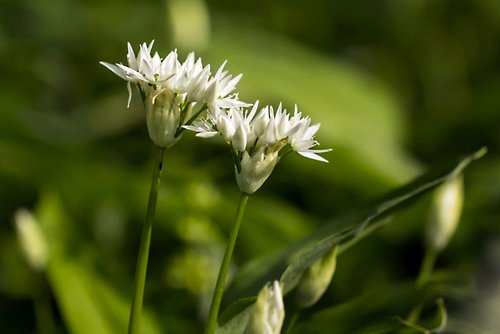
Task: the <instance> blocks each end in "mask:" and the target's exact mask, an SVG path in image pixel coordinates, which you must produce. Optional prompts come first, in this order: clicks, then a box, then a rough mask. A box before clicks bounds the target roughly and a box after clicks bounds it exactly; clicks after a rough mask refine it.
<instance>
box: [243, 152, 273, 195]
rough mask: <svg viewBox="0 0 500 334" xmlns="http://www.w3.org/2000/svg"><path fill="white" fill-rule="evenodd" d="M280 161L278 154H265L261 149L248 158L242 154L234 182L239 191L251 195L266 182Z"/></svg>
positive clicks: (244, 153) (246, 154)
mask: <svg viewBox="0 0 500 334" xmlns="http://www.w3.org/2000/svg"><path fill="white" fill-rule="evenodd" d="M279 160H280V158H279V155H278V152H273V153H271V154H265V153H264V150H263V149H261V150H259V151H258V152H255V153H254V154H253V155H252V156H250V155H249V154H248V153H247V152H243V156H242V159H241V170H240V171H239V172H238V170H237V169H236V170H235V173H236V182H237V183H238V186H239V187H240V189H241V191H243V192H245V193H247V194H253V193H254V192H256V191H257V190H258V189H259V188H260V187H261V186H262V185H263V184H264V182H266V180H267V178H268V177H269V176H270V175H271V173H272V172H273V169H274V167H275V166H276V164H277V163H278V161H279Z"/></svg>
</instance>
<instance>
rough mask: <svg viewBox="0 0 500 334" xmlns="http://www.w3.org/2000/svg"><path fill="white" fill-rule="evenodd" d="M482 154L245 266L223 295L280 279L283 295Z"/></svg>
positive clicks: (430, 174) (428, 175)
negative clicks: (335, 250) (333, 252)
mask: <svg viewBox="0 0 500 334" xmlns="http://www.w3.org/2000/svg"><path fill="white" fill-rule="evenodd" d="M485 153H486V149H485V148H483V149H481V150H479V151H477V152H474V153H472V154H471V155H468V156H466V157H463V158H460V159H458V160H456V161H453V162H452V163H448V164H445V165H442V166H438V167H436V168H435V169H431V170H430V171H429V172H427V173H425V174H424V175H422V176H421V177H419V178H417V179H416V180H414V181H412V182H410V183H409V184H407V185H405V186H403V187H401V188H399V189H397V190H395V191H393V192H392V193H390V194H389V195H388V196H386V197H385V198H384V199H383V200H381V201H379V202H378V203H376V204H375V205H373V206H371V207H368V208H362V209H361V210H359V211H357V212H354V213H352V214H351V215H348V216H346V217H344V218H342V220H343V221H342V224H343V225H347V226H350V227H348V228H346V229H344V230H342V231H340V232H339V231H338V230H335V226H338V221H336V220H334V221H333V222H332V223H330V224H328V225H326V226H325V227H324V228H322V229H320V230H319V231H318V232H317V233H315V234H313V235H311V236H310V237H309V238H307V239H305V240H303V241H301V242H298V243H295V244H293V245H292V246H291V247H289V248H288V249H286V250H284V251H282V252H280V253H277V254H274V255H272V256H270V257H266V258H263V259H259V260H256V261H253V262H251V263H249V264H248V265H247V266H246V267H244V268H243V269H242V270H241V271H240V272H239V273H238V274H237V277H236V278H235V280H234V282H233V284H232V285H231V286H230V288H229V290H228V293H227V295H226V298H227V299H233V300H234V299H236V298H238V297H240V296H249V295H252V294H255V293H256V292H257V291H258V289H259V288H260V287H261V286H263V285H264V283H265V282H267V281H272V280H275V279H280V280H281V282H282V283H283V285H284V293H285V294H287V293H288V292H290V291H291V290H292V289H293V288H295V286H296V285H297V284H298V282H299V280H300V278H301V277H302V275H303V273H304V272H305V271H306V270H307V269H308V268H309V267H310V266H311V265H313V264H314V263H315V262H316V261H317V260H318V259H320V258H322V257H323V256H324V255H325V254H326V252H328V251H329V250H330V249H331V248H332V247H334V246H336V245H339V247H340V248H339V255H340V254H341V253H342V252H343V251H345V250H346V249H348V248H349V247H351V246H353V245H354V244H355V243H356V242H358V241H359V240H361V239H362V238H364V237H366V236H368V235H369V234H370V233H372V232H373V231H375V230H377V229H378V228H380V227H382V226H384V225H385V224H387V223H388V222H389V220H388V219H383V218H385V217H387V216H388V215H389V214H391V213H393V212H394V211H396V210H398V209H400V208H402V207H403V206H406V205H408V204H410V203H411V202H413V201H414V200H416V199H417V198H418V197H420V196H421V195H423V194H425V193H426V192H428V191H430V190H432V189H434V188H435V187H437V186H438V185H440V184H442V183H443V182H445V181H447V180H449V179H450V178H452V177H454V176H456V175H458V174H460V173H462V171H463V170H464V168H465V167H467V166H468V165H469V164H470V163H471V162H472V161H474V160H476V159H479V158H480V157H482V156H483V155H484V154H485Z"/></svg>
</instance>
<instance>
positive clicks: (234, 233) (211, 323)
mask: <svg viewBox="0 0 500 334" xmlns="http://www.w3.org/2000/svg"><path fill="white" fill-rule="evenodd" d="M249 197H250V195H249V194H247V193H244V192H242V193H241V198H240V205H239V207H238V211H237V213H236V218H235V219H234V225H233V228H232V230H231V233H230V234H229V240H228V242H227V246H226V251H225V253H224V258H223V259H222V264H221V267H220V270H219V276H218V277H217V283H216V284H215V290H214V295H213V297H212V303H211V304H210V311H209V312H208V324H207V328H206V330H205V333H206V334H213V333H214V331H215V327H216V325H217V316H218V315H219V308H220V303H221V300H222V293H223V291H224V284H225V283H226V277H227V273H228V271H229V265H230V264H231V257H232V256H233V250H234V245H235V244H236V238H237V237H238V231H239V229H240V225H241V220H242V218H243V213H244V211H245V207H246V205H247V202H248V198H249Z"/></svg>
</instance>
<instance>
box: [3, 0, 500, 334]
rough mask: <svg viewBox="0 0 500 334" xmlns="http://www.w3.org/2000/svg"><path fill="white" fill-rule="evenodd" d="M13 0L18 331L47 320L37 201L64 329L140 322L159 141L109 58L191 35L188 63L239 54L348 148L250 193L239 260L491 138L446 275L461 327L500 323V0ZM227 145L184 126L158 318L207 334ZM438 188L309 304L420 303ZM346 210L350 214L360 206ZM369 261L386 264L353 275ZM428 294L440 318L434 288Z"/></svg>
mask: <svg viewBox="0 0 500 334" xmlns="http://www.w3.org/2000/svg"><path fill="white" fill-rule="evenodd" d="M0 6H1V9H2V10H1V11H0V17H1V20H0V22H1V23H0V27H1V28H0V32H1V33H0V57H1V59H2V60H3V61H2V62H1V65H0V67H1V73H2V79H1V80H0V105H1V106H2V108H1V112H0V129H1V131H0V157H1V159H0V180H1V182H0V198H1V199H2V201H1V202H0V203H1V204H0V215H1V217H2V221H3V222H4V223H3V224H2V225H1V229H0V291H1V292H0V328H1V329H2V331H6V332H29V331H30V330H32V329H33V328H35V314H34V311H33V302H32V300H33V298H32V297H33V294H34V293H35V291H33V287H34V286H35V285H34V284H33V282H34V279H36V278H35V277H34V276H33V274H32V271H31V270H30V269H29V268H28V267H27V264H26V263H25V261H24V259H23V257H22V255H21V254H22V253H21V252H20V250H19V248H18V243H17V239H16V235H15V232H14V227H13V225H12V224H11V223H10V222H12V219H13V216H14V212H15V211H16V210H17V209H18V208H19V207H21V206H23V207H27V208H29V209H31V210H34V211H35V213H36V215H37V217H38V219H39V220H44V219H45V221H50V225H49V226H47V227H46V229H47V232H46V234H47V238H50V240H51V248H55V249H51V254H52V256H51V260H50V261H52V262H49V265H48V269H47V278H48V282H45V283H43V284H47V285H48V288H49V291H50V294H49V295H50V300H51V305H52V308H53V311H54V315H53V317H54V319H55V323H56V326H57V328H58V329H59V331H60V332H72V333H80V332H81V333H88V332H89V331H90V329H92V330H94V331H97V330H98V331H99V332H101V333H114V332H116V331H121V332H124V331H125V329H124V328H126V318H127V316H128V300H129V299H130V298H129V297H130V295H129V291H131V286H132V281H131V280H130V279H129V278H130V277H132V276H133V271H134V259H135V252H136V245H137V243H138V240H139V235H140V228H141V223H142V219H143V211H144V207H145V205H146V203H145V198H146V197H147V191H148V183H149V176H148V174H149V170H150V164H151V161H150V157H151V154H150V153H151V152H150V147H149V143H148V142H147V140H144V138H147V129H146V127H145V126H144V120H143V119H142V113H141V112H140V111H141V109H140V108H142V106H141V105H140V99H135V98H134V99H133V101H132V104H131V110H130V112H126V111H124V110H123V109H124V101H126V99H127V92H126V90H125V89H124V88H123V82H120V81H119V80H116V78H114V77H112V76H110V75H109V73H107V71H106V70H105V69H103V68H101V67H100V66H99V65H97V64H96V61H98V60H102V59H104V60H114V59H122V58H121V57H122V55H123V46H124V45H125V43H126V42H127V41H130V42H131V43H132V44H133V45H138V43H140V42H142V41H144V40H150V39H152V38H155V39H156V43H157V45H161V46H162V48H164V49H163V50H162V51H163V53H164V52H168V51H170V50H171V49H173V48H175V47H177V48H179V53H180V55H181V58H183V57H185V56H186V54H187V52H188V51H190V50H192V49H194V50H195V51H196V52H197V54H200V55H201V56H203V59H204V61H206V62H207V63H214V64H221V63H222V62H223V61H224V60H225V59H228V60H229V61H230V64H231V71H232V72H233V73H245V77H244V80H242V82H241V84H240V85H239V90H240V91H242V92H245V96H241V98H242V100H244V101H252V100H255V99H256V98H259V99H261V101H263V102H265V104H273V105H277V104H278V102H279V101H280V100H283V102H284V104H285V105H287V106H290V105H293V103H297V104H298V105H299V106H300V108H301V110H303V111H304V112H305V113H307V114H309V115H311V118H312V119H313V120H316V121H319V122H321V124H322V128H321V132H320V134H319V138H318V139H319V140H320V142H321V143H322V147H334V148H335V152H334V153H333V154H332V155H333V157H334V158H333V159H331V160H332V161H331V164H330V165H328V168H325V166H324V165H322V164H316V163H313V162H311V161H306V159H300V158H299V157H290V158H287V162H286V164H280V166H279V167H278V168H277V171H276V173H274V175H273V178H272V179H271V180H269V182H267V183H266V185H265V186H264V187H263V188H262V189H261V191H260V192H259V196H255V198H254V199H253V200H252V203H250V204H249V206H248V211H247V218H246V221H247V222H252V223H251V224H250V223H249V224H244V225H243V226H242V231H241V234H240V240H239V244H238V247H237V249H236V251H235V252H236V253H235V262H234V265H235V267H233V272H236V271H237V270H238V269H239V268H240V267H241V266H242V265H243V264H244V263H246V262H247V261H248V260H250V259H252V258H255V257H259V256H263V255H268V254H272V253H273V252H274V251H278V250H280V249H283V248H284V247H286V246H288V245H290V244H291V243H293V242H295V241H297V240H299V239H302V238H304V237H305V236H307V235H309V233H312V231H314V230H315V229H316V228H318V227H320V226H323V225H324V224H325V223H327V222H329V221H331V219H332V218H333V217H342V216H343V215H341V213H345V212H348V211H351V210H354V209H355V208H358V207H361V206H362V205H361V204H362V203H364V202H366V201H369V200H370V199H373V198H375V197H377V196H380V195H382V194H384V193H385V192H387V191H388V190H391V189H393V188H395V187H397V186H399V185H402V184H403V183H404V182H405V181H408V180H410V179H411V178H412V177H413V176H416V175H417V174H418V173H419V172H420V171H422V170H424V169H425V167H426V165H428V164H431V163H433V162H437V161H442V160H446V159H445V158H447V157H449V156H456V155H458V154H462V153H467V152H472V151H474V150H475V149H477V148H478V147H480V146H483V145H487V146H488V147H489V149H490V153H489V154H488V156H487V157H485V158H483V159H482V160H481V161H479V162H478V163H476V164H475V165H472V166H471V168H470V169H468V170H467V172H466V173H465V177H464V183H465V184H464V189H465V198H464V213H463V215H462V220H461V223H460V225H459V226H458V229H457V233H456V234H455V236H454V237H453V238H452V240H451V241H450V244H449V246H448V247H447V248H446V249H445V250H444V251H443V253H442V254H441V255H440V257H439V258H438V262H437V270H438V274H440V275H441V276H440V277H442V278H451V280H448V279H446V280H444V281H440V282H438V283H439V284H440V286H442V287H445V288H446V289H447V291H448V292H449V295H450V297H448V298H447V299H446V306H447V309H448V311H449V313H450V314H449V316H450V324H453V321H463V320H464V319H466V320H468V321H469V323H470V324H472V325H473V326H475V327H479V328H484V329H485V330H487V329H491V328H496V327H495V325H496V324H495V323H494V321H495V319H491V317H490V318H488V316H487V314H488V312H487V311H484V312H483V309H485V310H487V305H488V303H490V302H491V303H493V301H494V300H495V299H494V298H495V297H494V296H498V295H495V294H494V293H493V290H492V289H493V288H494V287H495V284H496V283H495V282H497V281H495V277H497V276H495V275H498V274H497V273H498V268H497V267H495V265H496V264H497V263H498V260H497V259H498V241H497V240H498V237H497V235H498V224H496V222H497V221H498V216H499V208H498V205H497V204H498V202H499V193H500V192H499V188H500V187H499V183H500V175H499V173H500V172H499V170H500V169H499V168H498V166H499V158H498V155H497V154H496V152H497V150H498V147H499V144H500V137H499V135H498V134H499V133H500V131H499V123H500V120H499V117H500V115H499V113H498V112H497V111H498V107H497V106H498V105H499V102H500V101H498V96H499V95H498V93H497V92H498V87H499V68H500V66H499V64H498V59H500V57H499V46H498V43H497V42H495V36H496V35H498V31H499V29H500V23H499V22H500V17H499V15H498V13H499V12H500V10H499V8H498V4H497V2H496V1H486V0H485V1H465V2H461V3H460V4H458V3H456V2H454V1H451V0H440V1H433V2H430V1H427V2H426V1H423V2H418V3H417V2H415V3H413V2H398V1H374V2H370V3H366V2H357V1H354V2H353V1H334V2H323V1H311V2H308V3H307V4H306V3H303V2H290V1H273V2H265V1H254V2H252V3H251V4H250V3H247V4H235V3H234V2H231V3H229V2H227V1H207V2H206V3H204V2H201V1H194V0H191V1H168V2H156V1H143V2H139V3H137V2H132V1H124V2H122V3H121V5H120V6H119V7H116V6H115V5H112V4H107V3H105V2H102V3H101V2H93V1H81V2H71V3H68V2H64V1H57V0H56V1H50V2H46V1H30V2H18V1H9V0H7V1H4V2H2V4H1V5H0ZM19 22H23V24H19ZM188 28H189V29H188ZM117 36H118V37H117ZM136 111H137V112H136ZM226 149H227V148H226V147H225V146H224V143H223V142H221V141H219V142H218V141H214V142H208V141H205V142H203V145H201V144H199V141H196V144H195V142H194V139H193V138H192V136H188V135H185V136H184V140H183V141H182V142H180V143H179V144H178V145H176V146H175V147H174V148H173V149H172V150H171V151H172V152H171V159H172V161H171V166H173V167H172V169H170V170H168V171H167V170H166V171H165V173H164V175H165V177H166V178H169V179H171V180H172V183H171V184H169V185H168V186H167V185H165V184H164V185H163V187H162V189H161V190H160V196H159V201H160V203H159V206H158V208H159V212H158V214H157V217H158V218H157V221H156V222H155V226H157V227H158V228H157V230H156V231H157V232H155V233H157V234H156V236H155V239H154V240H153V248H152V250H151V262H150V268H152V271H151V272H150V276H149V278H150V280H151V281H150V282H152V284H151V288H150V289H149V291H148V292H147V295H146V300H147V301H148V305H150V307H149V308H148V309H147V316H146V319H148V320H146V322H145V323H146V324H147V325H145V326H146V328H145V330H148V328H149V331H151V332H164V331H165V329H167V328H168V329H169V330H171V331H172V332H201V330H202V327H203V323H204V320H203V318H202V317H201V316H200V317H199V318H198V319H199V320H198V321H193V319H194V317H193V315H194V314H205V313H206V308H207V304H208V302H207V299H208V298H209V297H208V296H209V295H210V292H211V291H210V287H212V286H213V280H214V277H211V275H207V274H206V273H207V272H210V270H209V268H214V267H215V266H217V263H218V261H219V260H220V256H221V253H222V251H223V242H224V235H225V233H226V232H227V230H228V229H229V225H228V224H229V223H230V222H231V220H232V218H233V215H234V212H235V210H236V208H235V205H236V203H233V202H231V201H227V200H226V198H227V197H230V196H232V195H234V196H237V192H238V190H237V187H236V186H235V185H234V175H233V171H232V170H230V169H223V168H219V167H220V165H225V166H229V165H231V157H230V156H228V155H227V151H226ZM224 160H225V162H224V163H222V161H224ZM297 175H300V176H301V177H296V176H297ZM290 180H293V182H291V181H290ZM231 194H232V195H231ZM234 196H233V197H234ZM427 202H428V199H427V198H423V199H422V201H420V202H418V203H417V204H416V205H414V206H412V207H411V208H408V209H406V210H403V211H401V212H399V213H398V214H397V215H396V216H395V217H394V218H393V219H394V220H393V221H392V223H391V224H390V225H388V226H387V227H386V228H384V229H383V230H380V231H379V232H377V233H376V234H373V235H372V236H371V237H370V238H368V239H366V240H364V241H363V242H362V243H360V244H358V245H357V246H356V247H354V248H352V249H351V250H350V251H349V252H346V253H345V254H344V255H342V257H340V258H339V261H340V260H341V261H342V264H340V262H339V263H338V267H337V269H336V273H335V276H334V283H333V284H332V285H331V286H330V288H329V289H328V290H327V292H326V295H325V296H324V297H323V298H322V299H321V300H320V301H319V303H318V304H316V305H315V306H314V307H313V308H312V309H310V310H309V311H307V312H311V313H313V312H316V311H319V310H323V309H326V308H329V307H333V306H335V305H341V304H343V307H342V308H339V309H337V310H336V311H335V312H336V313H335V314H336V315H337V317H333V316H332V314H328V317H325V319H327V318H328V319H332V320H333V319H334V320H336V321H337V324H339V328H345V327H341V326H340V324H343V326H348V324H351V323H353V321H352V319H353V318H356V319H361V318H362V319H365V320H366V322H365V323H366V324H368V325H367V326H369V322H370V319H371V320H373V321H374V322H376V321H378V320H380V319H386V318H387V317H391V316H394V315H400V316H405V314H398V310H399V309H401V306H400V305H399V304H398V302H397V301H396V300H395V299H397V298H399V297H397V296H408V295H411V291H410V292H409V291H408V290H405V289H404V287H402V286H401V285H398V284H396V285H395V283H401V284H402V285H404V284H405V283H411V284H413V280H414V278H415V276H416V274H417V272H418V267H419V265H420V261H421V259H422V256H423V242H422V234H423V229H424V225H425V224H424V220H425V219H427V214H428V203H427ZM42 218H43V219H42ZM335 221H336V223H335V224H337V225H335V226H336V227H335V228H336V229H337V228H338V229H340V228H341V225H342V220H341V219H340V220H338V219H336V220H335ZM226 224H227V225H226ZM403 226H404V227H403ZM166 254H168V256H167V255H166ZM368 255H369V257H368ZM368 258H369V260H368ZM50 263H52V267H51V264H50ZM360 267H363V268H364V269H363V272H364V273H369V274H370V279H367V278H366V276H367V275H362V274H358V275H353V273H358V270H359V269H358V268H360ZM214 275H215V274H214ZM457 281H458V282H457ZM70 287H71V288H70ZM389 287H393V289H388V288H389ZM479 287H481V289H480V288H479ZM483 289H484V290H483ZM376 291H379V295H376V296H372V295H371V294H372V293H376ZM462 293H464V294H465V295H463V294H462ZM382 297H383V298H382ZM391 297H393V298H395V299H391ZM496 298H497V299H496V300H498V297H496ZM375 300H376V301H377V302H374V301H375ZM398 300H399V299H398ZM75 301H78V302H75ZM174 301H175V302H174ZM367 301H369V302H367ZM345 302H351V303H348V304H344V303H345ZM76 306H78V307H76ZM361 306H363V307H361ZM407 306H408V308H411V305H407ZM469 308H473V309H474V310H476V311H475V312H472V311H471V312H469V311H468V310H469ZM426 309H427V312H428V314H429V315H431V316H432V315H433V314H434V312H435V309H436V306H435V304H434V301H430V302H429V304H428V305H427V306H426ZM464 314H467V316H464ZM306 316H307V314H306ZM424 316H425V312H424ZM468 318H470V319H468ZM82 319H86V321H82ZM341 320H342V322H341ZM318 324H320V326H328V324H327V323H324V322H318ZM431 325H432V324H431ZM87 326H88V327H87ZM429 327H431V326H429ZM297 330H299V327H297Z"/></svg>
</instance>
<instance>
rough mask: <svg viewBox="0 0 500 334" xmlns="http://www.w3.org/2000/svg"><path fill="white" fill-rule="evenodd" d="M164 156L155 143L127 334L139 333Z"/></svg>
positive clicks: (160, 148)
mask: <svg viewBox="0 0 500 334" xmlns="http://www.w3.org/2000/svg"><path fill="white" fill-rule="evenodd" d="M164 156H165V148H164V147H160V146H157V145H155V152H154V164H153V176H152V178H151V189H150V191H149V201H148V209H147V212H146V221H145V222H144V225H143V227H142V236H141V244H140V246H139V255H138V257H137V266H136V272H135V288H134V299H133V300H132V307H131V309H130V318H129V324H128V333H129V334H138V333H139V325H140V324H139V323H140V318H141V313H142V300H143V296H144V286H145V285H146V270H147V266H148V257H149V245H150V243H151V231H152V229H153V219H154V215H155V210H156V201H157V198H158V190H159V188H160V175H161V171H162V167H163V158H164Z"/></svg>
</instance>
